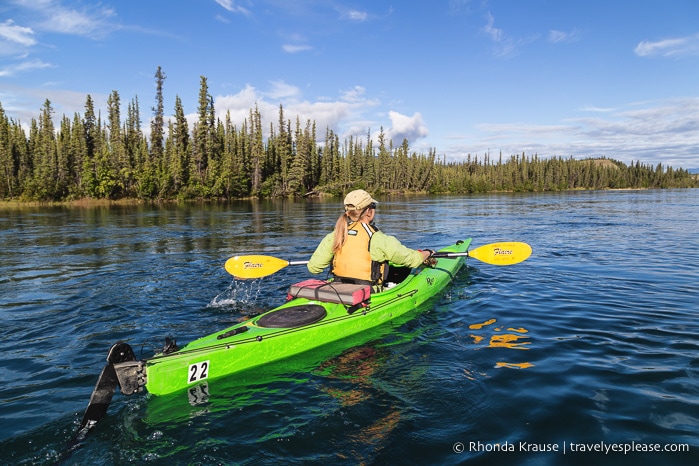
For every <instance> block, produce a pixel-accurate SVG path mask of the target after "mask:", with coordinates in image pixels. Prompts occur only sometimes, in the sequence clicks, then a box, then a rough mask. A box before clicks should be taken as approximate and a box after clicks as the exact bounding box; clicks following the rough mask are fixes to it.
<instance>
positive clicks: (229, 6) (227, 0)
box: [216, 0, 250, 15]
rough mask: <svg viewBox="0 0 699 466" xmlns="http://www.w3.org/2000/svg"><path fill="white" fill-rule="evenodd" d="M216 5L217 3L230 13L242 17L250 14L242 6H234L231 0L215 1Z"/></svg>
mask: <svg viewBox="0 0 699 466" xmlns="http://www.w3.org/2000/svg"><path fill="white" fill-rule="evenodd" d="M216 3H218V4H219V5H221V6H222V7H223V8H225V9H226V10H228V11H230V12H231V13H242V14H244V15H249V14H250V10H248V9H247V8H244V7H242V6H239V5H236V4H235V2H234V1H233V0H216Z"/></svg>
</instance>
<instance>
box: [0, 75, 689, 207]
mask: <svg viewBox="0 0 699 466" xmlns="http://www.w3.org/2000/svg"><path fill="white" fill-rule="evenodd" d="M165 79H166V77H165V73H164V72H163V71H162V70H161V68H160V67H158V69H157V71H156V73H155V81H156V96H155V105H154V106H153V107H152V119H151V122H150V135H149V137H146V136H145V135H144V132H143V128H142V127H141V114H140V108H139V101H138V98H137V97H136V98H134V99H133V100H131V101H130V102H128V103H127V105H126V116H125V118H122V114H121V109H122V103H121V97H120V96H119V93H118V92H117V91H112V93H111V94H110V95H109V97H108V99H107V111H106V115H105V116H104V118H103V117H102V115H101V113H100V112H98V113H95V108H94V102H93V100H92V98H91V96H90V95H87V98H86V101H85V110H84V113H83V114H82V115H80V114H78V113H76V114H75V115H73V117H72V118H69V117H68V116H66V115H63V116H62V118H61V119H60V123H59V125H58V128H56V127H55V124H54V111H53V108H52V106H51V102H50V101H49V100H48V99H47V100H46V101H45V103H44V105H43V107H42V108H41V110H40V114H39V117H38V120H37V119H34V118H33V119H32V121H31V123H30V124H29V129H28V131H29V134H28V135H27V134H26V131H25V129H24V127H23V126H22V125H21V124H20V122H18V121H15V120H13V119H11V118H9V117H8V116H7V115H6V114H5V111H4V109H3V107H2V103H0V199H2V200H20V201H68V200H77V199H85V198H88V199H108V200H117V199H139V200H146V201H163V200H173V199H179V200H184V199H236V198H246V197H293V196H305V195H311V194H316V193H321V192H322V193H330V194H341V193H343V192H346V191H348V190H349V189H351V188H364V189H367V190H370V191H372V192H373V193H376V194H381V193H386V192H395V191H401V192H422V193H460V194H463V193H484V192H494V191H532V192H533V191H560V190H569V189H619V188H689V187H699V180H697V177H696V175H692V174H690V173H689V172H688V171H686V170H683V169H673V168H672V167H666V166H663V165H662V164H658V165H657V166H649V165H646V164H642V163H640V162H635V163H631V164H630V165H626V164H625V163H623V162H619V161H616V160H614V159H613V158H606V157H605V158H599V159H585V160H577V159H574V158H572V157H569V158H563V157H554V158H546V159H543V158H541V159H540V158H539V157H538V156H537V155H526V154H524V153H522V154H516V155H508V156H505V157H503V155H502V154H499V156H498V157H497V158H491V157H490V155H489V154H484V155H483V156H482V157H480V158H479V157H478V156H473V157H472V156H471V155H468V156H467V157H466V158H465V160H463V161H459V162H448V161H447V160H446V159H445V158H444V157H440V156H438V155H437V153H436V151H435V150H430V151H429V152H428V153H426V154H425V153H416V152H414V151H412V150H411V149H410V146H409V143H408V141H407V140H403V141H401V142H400V144H398V145H396V144H394V141H392V140H387V138H386V136H385V134H384V131H383V128H381V130H380V132H379V134H378V137H377V138H376V141H377V142H376V143H374V142H373V141H372V137H371V134H370V133H369V132H368V133H367V135H366V139H364V138H360V137H356V136H350V137H349V138H347V139H344V140H342V141H341V140H340V137H339V136H338V134H336V133H335V132H334V131H333V129H331V128H325V129H324V134H321V135H320V139H319V135H318V133H317V128H316V125H315V122H313V121H311V120H308V121H300V119H299V117H298V116H297V117H296V118H295V119H293V121H292V119H287V117H286V116H285V114H284V109H283V107H282V106H281V105H280V106H279V119H278V121H277V122H276V123H266V122H263V121H262V118H261V115H260V112H259V111H258V109H257V108H253V109H250V111H249V115H248V117H247V118H245V120H244V121H243V122H242V123H239V124H234V123H233V122H232V121H231V117H230V114H227V115H226V117H225V119H224V121H221V120H220V119H219V118H217V117H216V116H215V112H214V102H213V97H212V96H211V95H210V94H209V91H208V84H207V79H206V78H205V77H203V76H202V77H201V81H200V90H199V99H198V107H197V112H198V118H197V120H196V122H195V123H194V124H193V125H192V127H191V128H190V127H189V123H188V121H187V119H186V118H185V112H184V108H183V105H182V102H181V99H180V97H179V96H176V98H175V105H174V112H173V114H172V116H171V117H167V118H166V114H165V108H164V103H163V86H164V83H165ZM267 124H269V126H268V127H267V126H266V125H267ZM265 130H266V131H265ZM321 131H323V130H321ZM263 135H264V136H263Z"/></svg>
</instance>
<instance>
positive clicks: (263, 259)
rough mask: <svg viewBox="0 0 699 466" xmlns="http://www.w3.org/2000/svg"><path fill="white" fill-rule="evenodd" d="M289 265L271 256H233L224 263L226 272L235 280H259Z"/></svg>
mask: <svg viewBox="0 0 699 466" xmlns="http://www.w3.org/2000/svg"><path fill="white" fill-rule="evenodd" d="M287 265H289V262H288V261H285V260H284V259H279V258H278V257H272V256H261V255H251V256H234V257H231V258H230V259H228V260H227V261H226V272H228V273H229V274H231V275H233V276H234V277H235V278H261V277H266V276H267V275H271V274H273V273H274V272H277V271H278V270H281V269H283V268H284V267H286V266H287Z"/></svg>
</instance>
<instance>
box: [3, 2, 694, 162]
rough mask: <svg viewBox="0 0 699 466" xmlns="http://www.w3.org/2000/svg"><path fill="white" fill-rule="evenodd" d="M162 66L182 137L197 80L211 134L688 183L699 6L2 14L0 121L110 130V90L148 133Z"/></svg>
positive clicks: (177, 6) (226, 5) (37, 10)
mask: <svg viewBox="0 0 699 466" xmlns="http://www.w3.org/2000/svg"><path fill="white" fill-rule="evenodd" d="M158 66H160V67H161V68H162V70H163V71H164V73H165V75H166V80H165V83H164V88H163V95H164V99H165V102H164V104H165V114H166V115H167V116H172V115H173V114H174V105H175V99H176V97H178V96H179V97H180V99H181V101H182V104H183V106H184V109H185V113H187V114H188V118H190V119H191V121H192V122H193V121H195V120H196V117H195V114H196V111H197V105H198V94H199V90H200V83H201V77H202V76H204V77H206V79H207V84H208V90H209V93H210V94H211V96H212V97H213V98H214V108H215V110H216V113H217V114H218V116H219V118H221V120H224V119H225V115H226V113H227V112H230V115H231V117H232V119H233V122H234V123H236V124H240V123H242V121H243V119H244V118H245V117H246V116H248V114H249V112H250V109H253V108H255V107H257V108H258V109H259V110H260V112H261V114H262V119H263V125H265V126H266V127H269V125H270V124H273V125H275V127H276V126H277V124H278V120H279V106H280V105H282V106H283V109H284V116H285V118H286V119H288V120H291V121H292V125H295V123H296V117H297V116H298V117H299V118H300V121H301V124H302V127H305V122H306V121H307V120H309V119H310V120H312V121H315V123H316V126H317V128H318V137H319V139H320V141H319V142H321V143H322V141H323V140H324V137H325V130H326V128H330V129H332V130H333V131H334V132H335V133H337V134H339V135H340V138H341V141H344V140H345V139H347V138H349V136H354V137H360V138H363V140H366V138H367V136H368V135H371V137H372V138H373V139H376V137H377V136H378V134H379V132H380V131H381V130H383V132H384V133H385V134H386V135H387V136H388V137H390V138H391V139H392V140H393V142H394V145H396V146H398V145H400V144H401V143H402V141H403V139H407V140H408V142H409V144H410V148H411V150H412V151H414V152H417V153H424V154H426V153H428V151H430V150H432V149H434V150H435V151H436V153H437V154H438V155H439V156H440V157H445V158H446V159H447V160H454V161H460V160H464V159H465V158H466V157H467V156H468V155H469V154H470V155H471V157H474V156H478V157H479V158H481V159H482V157H483V155H484V154H487V153H489V154H490V158H491V160H493V161H495V160H497V158H498V157H499V155H500V154H502V155H503V158H504V159H505V158H509V156H511V155H514V154H522V153H525V154H527V155H529V156H531V155H534V154H536V155H538V157H540V158H548V157H564V158H568V157H571V156H572V157H574V158H579V159H582V158H587V157H608V158H612V159H616V160H621V161H623V162H625V163H627V164H628V163H632V162H636V161H640V162H641V163H644V164H652V165H657V164H658V163H662V164H663V165H665V166H668V165H669V166H672V167H675V168H686V169H695V168H699V2H697V1H695V0H657V1H652V0H636V1H613V0H612V1H610V0H602V1H598V0H566V1H561V0H527V1H523V0H422V1H418V0H392V1H386V0H370V1H369V0H196V1H195V0H189V1H178V0H139V1H136V0H100V1H92V0H0V105H2V107H3V109H4V111H5V113H6V115H7V116H9V117H10V118H12V119H13V120H14V121H15V122H17V121H19V122H20V123H21V124H22V125H24V126H28V125H29V124H30V122H31V120H32V118H34V119H38V117H39V114H40V112H41V108H42V106H43V104H44V102H45V101H46V99H49V100H50V101H51V105H52V107H53V109H54V111H55V118H56V121H58V120H60V118H61V117H62V116H63V115H66V116H68V117H69V118H71V119H72V118H73V116H74V115H75V113H76V112H77V113H79V114H81V115H83V114H84V111H85V101H86V98H87V95H88V94H89V95H90V96H91V97H92V99H93V101H94V102H95V109H96V110H98V111H101V114H102V115H103V116H104V115H106V111H107V104H106V101H107V97H108V96H109V94H110V93H111V92H112V91H114V90H116V91H117V92H118V93H119V96H120V99H121V115H122V119H124V118H125V116H126V106H127V105H128V103H130V102H132V101H134V99H138V102H139V107H140V113H141V119H142V127H143V129H144V132H146V133H148V129H149V122H150V119H151V118H152V116H153V111H152V108H153V107H154V105H155V93H156V89H155V77H154V75H155V72H156V70H157V68H158ZM190 128H191V126H190ZM292 128H293V126H292Z"/></svg>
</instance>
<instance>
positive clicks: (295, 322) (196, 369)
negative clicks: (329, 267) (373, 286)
mask: <svg viewBox="0 0 699 466" xmlns="http://www.w3.org/2000/svg"><path fill="white" fill-rule="evenodd" d="M470 242H471V240H470V239H469V240H466V241H462V242H459V243H458V244H455V245H453V246H449V247H448V248H444V249H442V250H440V252H457V253H458V252H465V251H466V250H467V249H468V246H469V244H470ZM437 261H438V262H437V265H436V266H435V267H434V268H429V267H420V268H419V269H415V270H413V271H409V274H408V275H407V277H405V279H404V280H403V281H402V282H400V283H397V284H395V285H394V286H392V287H391V288H389V289H386V290H384V291H382V292H380V293H374V294H371V295H369V294H368V287H363V286H361V285H346V284H343V285H340V284H338V285H334V284H333V283H323V284H319V283H317V281H308V282H302V283H301V284H298V285H299V286H296V287H292V288H291V290H290V293H289V296H288V298H291V299H289V300H288V301H287V302H286V303H285V304H283V305H281V306H279V307H277V308H275V309H272V310H271V311H268V312H266V313H263V314H261V315H259V316H257V317H255V318H253V319H251V320H248V321H246V322H242V323H240V324H237V325H235V326H233V327H230V328H227V329H224V330H222V331H220V332H216V333H214V334H211V335H209V336H206V337H203V338H200V339H198V340H194V341H192V342H191V343H189V344H187V345H186V346H184V347H182V348H181V349H179V350H177V351H174V352H172V353H168V354H160V355H156V356H155V357H153V358H151V359H148V360H146V361H144V369H145V380H146V383H145V387H146V390H148V392H149V393H151V394H153V395H166V394H168V393H172V392H176V391H179V390H182V389H186V388H188V387H190V386H191V385H192V384H196V383H201V382H202V381H204V380H207V379H209V380H213V379H217V378H220V377H225V376H228V375H230V374H233V373H236V372H239V371H242V370H246V369H250V368H252V367H255V366H259V365H262V364H267V363H269V362H272V361H277V360H280V359H284V358H288V357H291V356H294V355H297V354H300V353H304V352H306V351H309V350H312V349H313V348H316V347H318V346H322V345H325V344H327V343H330V342H333V341H337V340H341V339H343V338H347V337H350V336H352V335H355V334H357V333H359V332H362V331H364V330H367V329H370V328H373V327H376V326H378V325H380V324H382V323H384V322H387V321H390V320H392V319H395V318H396V317H398V316H400V315H402V314H404V313H406V312H408V311H410V310H412V309H414V308H415V307H417V306H419V305H420V304H422V303H423V302H425V301H427V300H428V299H430V298H431V297H433V296H434V295H436V294H437V293H439V292H440V291H441V290H443V289H444V288H445V287H446V286H447V285H448V284H449V283H450V282H451V280H452V279H453V278H454V275H455V273H456V272H457V271H458V270H459V268H461V266H462V264H463V263H464V258H463V257H456V258H453V259H451V258H442V259H437ZM305 283H307V285H305V286H304V284H305ZM363 288H366V290H364V289H363ZM294 296H296V297H294ZM304 296H307V297H304ZM333 301H334V302H333Z"/></svg>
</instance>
